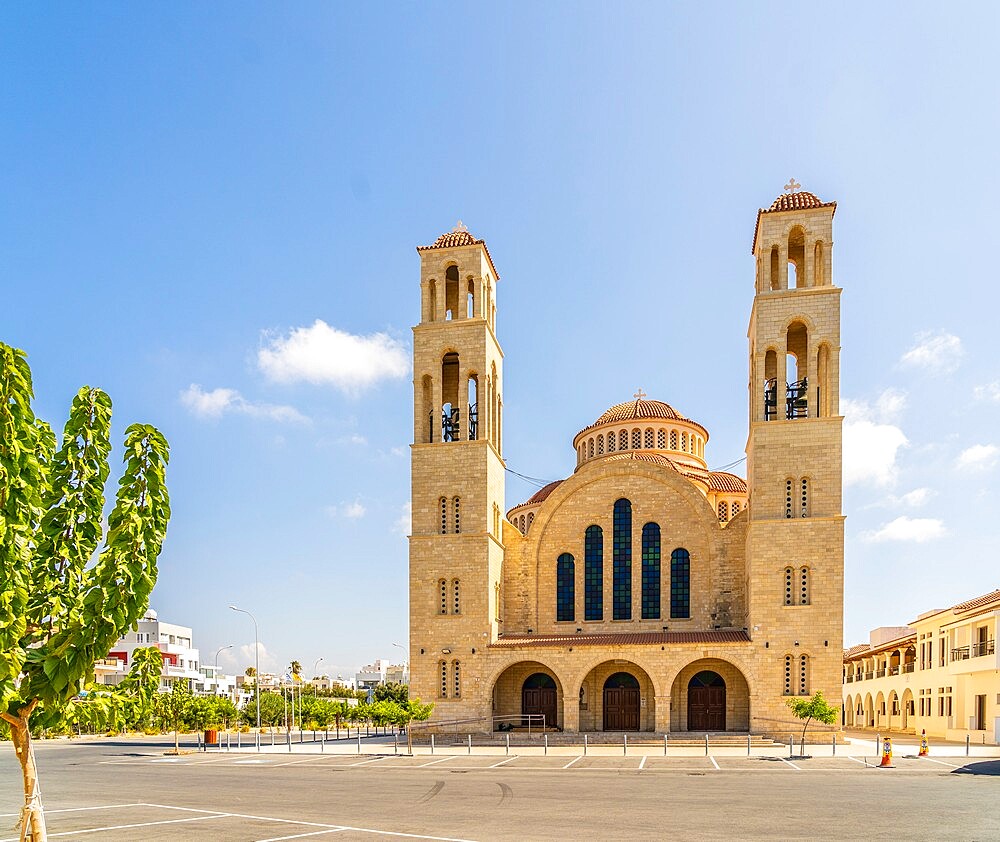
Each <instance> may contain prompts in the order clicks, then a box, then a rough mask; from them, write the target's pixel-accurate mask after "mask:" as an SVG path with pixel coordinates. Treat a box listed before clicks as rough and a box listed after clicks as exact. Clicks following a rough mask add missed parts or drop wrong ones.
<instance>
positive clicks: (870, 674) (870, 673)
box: [864, 671, 875, 681]
mask: <svg viewBox="0 0 1000 842" xmlns="http://www.w3.org/2000/svg"><path fill="white" fill-rule="evenodd" d="M874 677H875V673H873V672H871V671H869V672H866V673H865V677H864V680H865V681H870V680H871V679H873V678H874Z"/></svg>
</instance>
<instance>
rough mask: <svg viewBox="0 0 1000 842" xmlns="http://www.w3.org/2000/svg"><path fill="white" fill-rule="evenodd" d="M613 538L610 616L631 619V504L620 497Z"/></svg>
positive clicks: (617, 503)
mask: <svg viewBox="0 0 1000 842" xmlns="http://www.w3.org/2000/svg"><path fill="white" fill-rule="evenodd" d="M637 432H638V431H637ZM613 540H614V545H613V549H612V574H613V578H612V590H613V592H614V600H613V610H612V617H613V619H615V620H631V619H632V504H631V502H629V501H628V500H625V499H621V500H616V501H615V512H614V538H613Z"/></svg>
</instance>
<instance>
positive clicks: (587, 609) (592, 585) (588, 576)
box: [583, 526, 604, 620]
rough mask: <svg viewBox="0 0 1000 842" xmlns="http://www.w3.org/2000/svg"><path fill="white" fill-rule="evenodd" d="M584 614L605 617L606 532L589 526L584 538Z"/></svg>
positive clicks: (587, 618) (591, 617) (594, 617)
mask: <svg viewBox="0 0 1000 842" xmlns="http://www.w3.org/2000/svg"><path fill="white" fill-rule="evenodd" d="M583 602H584V606H583V615H584V619H586V620H603V619H604V532H603V530H602V529H601V527H599V526H588V527H587V531H586V533H585V534H584V538H583Z"/></svg>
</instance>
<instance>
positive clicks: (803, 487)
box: [799, 477, 809, 517]
mask: <svg viewBox="0 0 1000 842" xmlns="http://www.w3.org/2000/svg"><path fill="white" fill-rule="evenodd" d="M799 517H809V479H808V477H802V479H800V480H799Z"/></svg>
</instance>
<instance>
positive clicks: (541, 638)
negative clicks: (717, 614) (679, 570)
mask: <svg viewBox="0 0 1000 842" xmlns="http://www.w3.org/2000/svg"><path fill="white" fill-rule="evenodd" d="M749 642H750V636H749V635H748V634H747V633H746V632H745V631H733V630H726V631H718V630H716V631H689V632H671V631H668V632H608V633H603V632H602V633H595V634H583V633H580V634H505V635H501V636H500V638H499V639H498V640H497V642H496V643H491V644H490V648H501V649H521V648H524V647H530V648H538V647H543V646H547V647H562V646H662V645H665V644H667V643H670V644H678V643H749Z"/></svg>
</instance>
